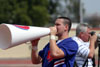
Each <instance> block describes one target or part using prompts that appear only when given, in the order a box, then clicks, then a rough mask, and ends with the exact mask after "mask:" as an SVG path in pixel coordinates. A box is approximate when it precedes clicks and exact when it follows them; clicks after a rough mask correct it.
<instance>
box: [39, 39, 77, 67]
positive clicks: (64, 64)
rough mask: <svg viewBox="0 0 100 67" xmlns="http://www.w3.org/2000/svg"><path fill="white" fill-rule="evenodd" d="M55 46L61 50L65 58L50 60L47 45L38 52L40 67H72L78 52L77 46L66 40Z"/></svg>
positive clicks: (73, 42) (70, 40)
mask: <svg viewBox="0 0 100 67" xmlns="http://www.w3.org/2000/svg"><path fill="white" fill-rule="evenodd" d="M57 46H58V47H59V48H60V49H61V50H63V52H64V54H65V57H63V58H59V59H52V58H51V57H50V50H49V43H48V44H47V45H46V46H45V47H44V49H43V50H41V51H40V52H39V55H40V56H41V58H42V59H43V61H42V67H73V65H74V60H75V56H76V53H77V50H78V44H77V43H76V42H75V41H74V40H72V38H67V39H64V40H63V41H61V42H60V43H58V44H57Z"/></svg>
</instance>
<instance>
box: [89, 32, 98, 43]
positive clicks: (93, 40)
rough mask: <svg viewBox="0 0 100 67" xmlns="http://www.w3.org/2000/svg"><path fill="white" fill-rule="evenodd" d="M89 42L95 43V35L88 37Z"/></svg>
mask: <svg viewBox="0 0 100 67" xmlns="http://www.w3.org/2000/svg"><path fill="white" fill-rule="evenodd" d="M90 41H92V42H94V43H95V42H96V41H97V35H96V34H94V35H92V36H90Z"/></svg>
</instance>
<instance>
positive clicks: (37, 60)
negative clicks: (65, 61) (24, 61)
mask: <svg viewBox="0 0 100 67" xmlns="http://www.w3.org/2000/svg"><path fill="white" fill-rule="evenodd" d="M31 58H32V63H33V64H39V63H41V58H40V57H39V55H38V52H37V50H33V49H32V53H31Z"/></svg>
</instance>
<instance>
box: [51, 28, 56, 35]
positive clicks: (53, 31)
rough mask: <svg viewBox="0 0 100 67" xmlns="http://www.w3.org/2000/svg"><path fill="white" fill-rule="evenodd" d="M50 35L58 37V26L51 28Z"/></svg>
mask: <svg viewBox="0 0 100 67" xmlns="http://www.w3.org/2000/svg"><path fill="white" fill-rule="evenodd" d="M50 31H51V32H50V35H56V34H57V29H56V26H54V27H50Z"/></svg>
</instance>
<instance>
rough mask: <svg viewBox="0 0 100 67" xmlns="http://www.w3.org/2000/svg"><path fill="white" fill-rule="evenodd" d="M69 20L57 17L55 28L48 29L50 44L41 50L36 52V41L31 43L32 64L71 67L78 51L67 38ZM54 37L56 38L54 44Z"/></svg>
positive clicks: (69, 26)
mask: <svg viewBox="0 0 100 67" xmlns="http://www.w3.org/2000/svg"><path fill="white" fill-rule="evenodd" d="M71 24H72V23H71V20H70V19H69V18H67V17H58V18H57V19H56V21H55V26H54V27H50V30H51V32H50V35H49V36H50V43H48V44H47V45H46V46H45V47H44V49H43V50H41V51H40V52H39V55H38V54H37V52H36V49H34V48H35V47H37V43H38V41H37V40H35V41H32V47H33V49H32V62H33V64H39V63H41V62H42V67H73V64H74V60H75V55H76V53H77V50H78V45H77V43H76V42H75V41H74V40H72V38H69V37H68V33H69V31H70V28H71ZM55 36H58V41H57V43H56V38H55Z"/></svg>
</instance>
